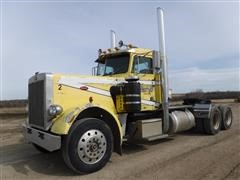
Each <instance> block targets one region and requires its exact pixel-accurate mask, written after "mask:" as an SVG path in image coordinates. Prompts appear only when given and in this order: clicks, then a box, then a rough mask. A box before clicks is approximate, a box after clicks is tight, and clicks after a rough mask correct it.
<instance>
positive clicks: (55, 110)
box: [48, 104, 63, 117]
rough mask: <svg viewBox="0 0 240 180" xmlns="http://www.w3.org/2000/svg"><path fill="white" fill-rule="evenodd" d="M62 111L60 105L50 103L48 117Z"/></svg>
mask: <svg viewBox="0 0 240 180" xmlns="http://www.w3.org/2000/svg"><path fill="white" fill-rule="evenodd" d="M62 112H63V108H62V107H61V106H60V105H57V104H52V105H50V106H49V108H48V115H49V116H50V117H55V116H57V115H59V114H61V113H62Z"/></svg>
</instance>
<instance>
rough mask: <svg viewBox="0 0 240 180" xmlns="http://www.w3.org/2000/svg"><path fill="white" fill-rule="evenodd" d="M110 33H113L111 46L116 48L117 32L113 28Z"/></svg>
mask: <svg viewBox="0 0 240 180" xmlns="http://www.w3.org/2000/svg"><path fill="white" fill-rule="evenodd" d="M110 35H111V48H112V49H114V48H115V47H116V33H115V32H114V31H113V30H111V31H110Z"/></svg>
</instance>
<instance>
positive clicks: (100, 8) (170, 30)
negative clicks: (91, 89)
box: [0, 0, 240, 99]
mask: <svg viewBox="0 0 240 180" xmlns="http://www.w3.org/2000/svg"><path fill="white" fill-rule="evenodd" d="M1 5H2V6H1V14H2V16H1V35H2V36H1V39H0V40H1V45H2V46H1V60H2V61H1V69H0V70H1V73H0V74H1V77H0V78H1V87H0V88H1V89H0V90H1V99H20V98H27V84H28V78H29V77H30V76H32V75H33V74H34V73H35V72H52V73H74V74H75V73H77V74H90V73H91V67H92V66H94V65H95V64H94V60H95V59H96V58H97V50H98V49H99V48H102V49H105V48H109V47H110V29H113V30H114V31H115V32H116V33H117V39H118V40H123V41H124V42H126V43H132V44H134V45H136V46H139V47H146V48H151V49H158V34H157V18H156V8H157V7H162V8H164V9H165V22H166V24H165V26H166V49H167V56H168V61H169V81H170V88H172V89H173V91H174V92H175V93H182V92H190V91H194V90H196V89H202V90H204V91H215V90H224V91H225V90H240V85H239V75H240V74H239V71H240V67H239V61H240V60H239V2H201V3H200V2H147V1H146V2H112V3H110V2H99V3H96V2H88V3H87V2H77V1H65V2H60V1H57V2H54V1H49V2H48V1H44V2H40V1H22V2H21V1H10V0H6V1H4V0H3V1H2V2H1Z"/></svg>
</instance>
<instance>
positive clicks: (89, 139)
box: [78, 129, 107, 164]
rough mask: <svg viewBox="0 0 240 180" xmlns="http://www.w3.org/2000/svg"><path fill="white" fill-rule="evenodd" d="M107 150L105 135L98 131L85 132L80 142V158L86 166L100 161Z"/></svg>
mask: <svg viewBox="0 0 240 180" xmlns="http://www.w3.org/2000/svg"><path fill="white" fill-rule="evenodd" d="M106 149H107V141H106V138H105V136H104V134H103V133H102V132H101V131H99V130H96V129H91V130H88V131H87V132H85V133H84V134H83V135H82V137H81V138H80V140H79V142H78V156H79V158H80V159H81V160H82V161H83V162H85V163H86V164H94V163H96V162H98V161H100V160H101V159H102V158H103V156H104V154H105V152H106Z"/></svg>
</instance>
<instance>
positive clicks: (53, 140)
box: [22, 124, 61, 152]
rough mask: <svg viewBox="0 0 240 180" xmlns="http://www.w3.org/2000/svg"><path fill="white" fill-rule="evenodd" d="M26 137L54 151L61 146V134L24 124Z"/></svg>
mask: <svg viewBox="0 0 240 180" xmlns="http://www.w3.org/2000/svg"><path fill="white" fill-rule="evenodd" d="M22 127H23V135H24V137H25V139H26V140H27V141H29V142H31V143H34V144H37V145H39V146H41V147H43V148H44V149H46V150H48V151H50V152H52V151H55V150H58V149H60V148H61V136H57V135H53V134H50V133H47V132H44V131H40V130H38V129H35V128H32V127H30V126H28V125H26V124H23V125H22Z"/></svg>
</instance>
